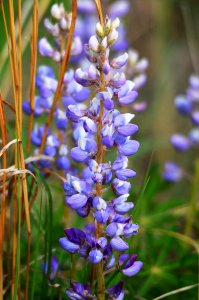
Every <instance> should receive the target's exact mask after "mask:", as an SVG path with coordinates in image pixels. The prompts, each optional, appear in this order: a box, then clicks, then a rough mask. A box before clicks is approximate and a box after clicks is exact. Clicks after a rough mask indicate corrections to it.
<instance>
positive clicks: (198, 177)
mask: <svg viewBox="0 0 199 300" xmlns="http://www.w3.org/2000/svg"><path fill="white" fill-rule="evenodd" d="M198 192H199V159H196V161H195V173H194V177H193V183H192V189H191V196H190V202H189V211H188V214H187V219H186V225H185V235H187V236H190V234H191V230H192V226H193V222H194V217H195V213H196V203H197V197H198Z"/></svg>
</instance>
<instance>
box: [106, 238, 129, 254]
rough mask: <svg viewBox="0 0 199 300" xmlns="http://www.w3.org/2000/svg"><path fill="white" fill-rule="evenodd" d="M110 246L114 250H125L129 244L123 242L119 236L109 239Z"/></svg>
mask: <svg viewBox="0 0 199 300" xmlns="http://www.w3.org/2000/svg"><path fill="white" fill-rule="evenodd" d="M110 244H111V247H112V248H113V250H116V251H121V252H122V251H126V250H128V248H129V246H128V244H127V243H126V242H124V241H123V240H122V239H121V238H120V237H115V238H113V239H111V241H110Z"/></svg>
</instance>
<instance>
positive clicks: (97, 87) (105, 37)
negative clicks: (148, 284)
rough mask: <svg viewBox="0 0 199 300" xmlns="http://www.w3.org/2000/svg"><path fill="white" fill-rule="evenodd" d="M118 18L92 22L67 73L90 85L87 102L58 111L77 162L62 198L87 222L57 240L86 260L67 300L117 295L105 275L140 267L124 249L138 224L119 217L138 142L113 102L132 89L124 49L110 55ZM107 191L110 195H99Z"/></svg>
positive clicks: (121, 101)
mask: <svg viewBox="0 0 199 300" xmlns="http://www.w3.org/2000/svg"><path fill="white" fill-rule="evenodd" d="M119 24H120V21H119V19H118V18H116V19H114V20H113V21H112V20H111V19H110V18H108V17H106V18H105V20H104V22H103V21H102V20H101V23H100V22H98V23H97V25H96V34H95V35H93V36H91V37H90V39H89V42H88V44H86V45H85V53H86V57H87V59H88V61H89V64H88V65H87V66H86V67H85V68H84V69H81V68H78V69H77V70H76V71H75V76H74V77H75V80H76V81H77V83H78V84H80V85H81V86H82V87H85V88H87V87H90V89H91V94H92V98H91V100H90V102H89V106H88V108H83V109H81V108H80V107H79V106H78V105H76V104H71V105H69V106H68V108H67V112H66V115H67V118H68V119H69V120H70V121H71V122H73V124H74V128H75V129H74V138H75V140H76V146H75V147H73V148H72V149H71V158H72V159H73V160H74V161H75V162H76V163H77V164H78V165H79V168H82V171H81V173H80V174H79V176H78V177H76V176H71V175H70V174H68V175H67V180H66V182H64V191H65V194H66V204H67V205H68V206H69V207H70V208H71V209H73V210H74V211H75V212H76V213H77V214H78V216H79V217H81V218H86V217H87V219H88V222H89V223H88V224H87V225H86V226H85V229H84V230H81V229H79V228H67V229H65V237H63V238H60V240H59V242H60V245H61V246H62V248H63V249H64V250H66V251H67V252H69V253H71V254H72V255H74V254H76V253H78V255H79V256H80V257H82V258H84V264H87V263H90V264H91V278H90V283H88V282H72V284H71V287H70V288H69V289H67V291H66V293H67V295H68V297H69V298H70V299H90V298H93V299H105V294H106V293H108V295H109V296H108V297H109V299H123V297H124V290H123V281H120V282H118V284H116V285H115V286H112V287H107V286H106V281H105V274H106V273H109V272H111V271H113V272H115V271H116V270H118V271H120V272H121V273H122V274H123V275H125V276H134V275H135V274H137V273H138V272H139V271H140V269H141V267H142V262H140V261H137V260H136V259H137V255H135V254H134V255H130V254H128V253H125V252H126V251H127V250H128V249H129V246H128V243H127V242H126V239H128V238H130V237H132V236H134V235H135V234H136V233H137V231H138V228H139V227H138V224H134V223H133V222H132V217H131V215H127V213H129V212H130V211H131V210H132V208H133V203H132V202H131V201H129V202H128V201H127V199H128V197H129V192H130V190H131V184H130V182H128V180H129V179H130V178H132V177H134V176H135V175H136V173H135V171H133V170H131V169H129V168H128V158H129V157H130V156H131V155H134V154H135V153H136V152H137V150H138V148H139V142H138V141H136V140H132V139H130V138H131V136H132V135H134V134H135V133H136V132H137V130H138V126H137V125H135V124H131V123H130V121H131V120H132V119H133V118H134V115H133V114H131V113H124V114H122V113H120V111H119V110H118V109H116V108H115V107H116V106H117V105H119V106H128V105H129V104H131V103H132V102H134V101H135V99H136V98H137V96H138V93H137V91H136V90H135V89H134V83H133V82H132V81H130V80H128V79H127V78H126V76H125V74H124V72H123V71H122V69H123V68H124V66H125V65H126V64H127V61H128V54H127V53H124V54H122V55H119V56H117V57H114V58H111V53H110V50H111V46H112V45H113V44H114V43H115V42H116V40H117V38H118V31H117V29H118V27H119ZM108 151H112V152H113V157H114V159H113V160H112V161H107V159H106V153H107V152H108ZM109 190H111V191H112V196H110V195H109V196H108V197H107V193H106V192H107V191H109ZM95 279H96V284H97V288H96V289H95V288H94V286H95Z"/></svg>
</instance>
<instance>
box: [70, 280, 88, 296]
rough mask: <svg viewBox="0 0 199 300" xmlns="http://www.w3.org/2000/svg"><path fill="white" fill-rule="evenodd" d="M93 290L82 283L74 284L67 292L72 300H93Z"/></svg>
mask: <svg viewBox="0 0 199 300" xmlns="http://www.w3.org/2000/svg"><path fill="white" fill-rule="evenodd" d="M91 294H92V293H91V289H90V287H89V285H88V284H82V283H80V282H72V283H71V288H70V289H67V290H66V295H67V296H68V297H69V298H70V299H73V300H75V299H84V300H89V299H92V295H91Z"/></svg>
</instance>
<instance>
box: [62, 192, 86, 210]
mask: <svg viewBox="0 0 199 300" xmlns="http://www.w3.org/2000/svg"><path fill="white" fill-rule="evenodd" d="M66 202H67V204H68V205H69V206H70V207H71V208H73V209H78V208H82V207H84V206H85V205H86V203H87V196H85V195H83V194H75V195H72V196H71V197H67V199H66Z"/></svg>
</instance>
